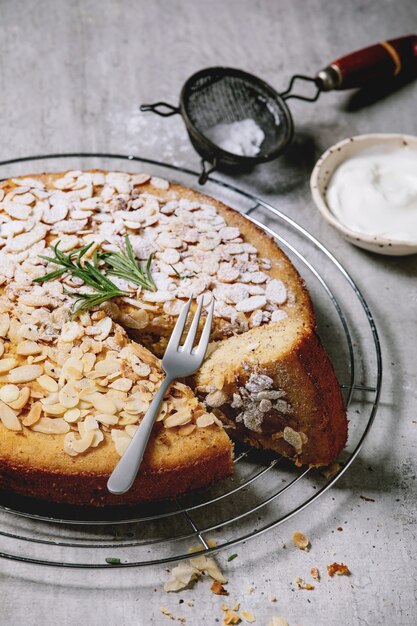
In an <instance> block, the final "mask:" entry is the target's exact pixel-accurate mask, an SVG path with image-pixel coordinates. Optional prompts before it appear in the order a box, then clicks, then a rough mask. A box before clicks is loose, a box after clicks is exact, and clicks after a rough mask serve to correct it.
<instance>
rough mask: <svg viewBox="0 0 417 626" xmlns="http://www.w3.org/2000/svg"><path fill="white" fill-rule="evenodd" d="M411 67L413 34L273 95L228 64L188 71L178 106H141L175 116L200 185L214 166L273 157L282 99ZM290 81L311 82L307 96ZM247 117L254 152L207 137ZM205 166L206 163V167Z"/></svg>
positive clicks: (287, 130) (281, 131) (416, 64)
mask: <svg viewBox="0 0 417 626" xmlns="http://www.w3.org/2000/svg"><path fill="white" fill-rule="evenodd" d="M416 71H417V36H416V35H409V36H406V37H401V38H399V39H394V40H390V41H386V42H383V43H379V44H376V45H374V46H370V47H369V48H365V49H363V50H359V51H357V52H353V53H351V54H349V55H347V56H345V57H342V58H341V59H338V60H337V61H333V62H332V63H331V64H330V65H328V66H327V67H326V68H324V69H323V70H321V71H320V72H318V74H317V75H316V76H315V77H314V78H312V77H309V76H303V75H301V74H297V75H295V76H293V77H292V79H291V81H290V84H289V87H288V89H287V90H286V91H284V92H282V93H278V92H277V91H275V89H273V88H272V87H271V86H270V85H268V84H267V83H265V82H264V81H263V80H261V79H260V78H258V77H256V76H253V75H252V74H248V73H247V72H244V71H242V70H238V69H234V68H229V67H210V68H207V69H204V70H201V71H199V72H197V73H196V74H193V75H192V76H191V77H190V78H189V79H188V80H187V82H186V83H185V84H184V86H183V88H182V91H181V95H180V104H179V107H175V106H172V105H170V104H167V103H166V102H156V103H154V104H144V105H142V106H141V107H140V108H141V111H152V112H154V113H157V114H158V115H162V116H163V117H168V116H170V115H175V114H177V113H179V114H181V116H182V117H183V119H184V122H185V125H186V128H187V131H188V134H189V137H190V140H191V143H192V144H193V146H194V148H195V149H196V151H197V152H198V153H199V154H200V156H201V157H202V172H201V175H200V179H199V182H200V184H204V183H205V182H206V181H207V178H208V176H209V174H210V173H211V172H213V171H214V170H216V169H222V168H223V169H228V168H231V167H236V166H238V167H242V166H253V165H256V164H258V163H265V162H266V161H271V160H272V159H275V158H276V157H277V156H278V155H279V154H281V153H282V152H283V150H284V149H285V148H286V146H287V145H288V144H289V142H290V141H291V138H292V135H293V130H294V127H293V121H292V117H291V113H290V110H289V108H288V106H287V103H286V101H287V100H289V99H290V98H297V99H299V100H305V101H309V102H314V101H315V100H317V98H318V97H319V95H320V93H321V92H322V91H330V90H332V89H351V88H355V87H364V86H368V85H369V83H371V82H372V81H373V82H375V81H379V82H381V81H384V80H385V81H386V80H389V79H393V78H395V79H397V78H398V77H399V76H400V75H401V77H402V76H404V75H405V74H407V75H408V74H410V73H411V74H413V76H414V74H415V72H416ZM296 81H306V82H308V83H310V84H313V86H314V91H313V93H312V95H310V96H306V95H300V94H296V93H293V87H294V84H295V82H296ZM247 119H250V120H253V121H254V122H255V123H256V125H257V126H258V127H259V128H260V129H261V130H262V131H263V134H264V139H263V141H262V143H261V145H260V147H259V152H258V153H257V154H256V156H243V155H241V154H235V153H233V152H228V151H227V150H224V149H223V148H222V147H221V146H219V145H217V144H216V143H213V141H211V140H210V139H209V137H208V136H207V132H208V130H209V129H211V128H213V127H216V126H217V125H218V124H221V123H223V124H231V123H233V122H239V121H243V120H247ZM207 164H211V165H210V167H209V169H207Z"/></svg>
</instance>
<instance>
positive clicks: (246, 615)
mask: <svg viewBox="0 0 417 626" xmlns="http://www.w3.org/2000/svg"><path fill="white" fill-rule="evenodd" d="M241 616H242V617H243V619H244V620H245V622H248V623H249V624H253V623H254V622H256V617H255V616H254V615H253V613H249V611H241Z"/></svg>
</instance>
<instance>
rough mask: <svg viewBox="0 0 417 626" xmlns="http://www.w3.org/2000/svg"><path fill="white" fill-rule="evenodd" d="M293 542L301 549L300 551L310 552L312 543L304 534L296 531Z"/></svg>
mask: <svg viewBox="0 0 417 626" xmlns="http://www.w3.org/2000/svg"><path fill="white" fill-rule="evenodd" d="M292 542H293V544H294V545H295V546H296V547H297V548H299V549H300V550H306V551H308V550H309V547H310V541H309V540H308V539H307V537H306V536H305V535H304V534H303V533H302V532H300V531H299V530H296V531H295V532H294V533H293V536H292Z"/></svg>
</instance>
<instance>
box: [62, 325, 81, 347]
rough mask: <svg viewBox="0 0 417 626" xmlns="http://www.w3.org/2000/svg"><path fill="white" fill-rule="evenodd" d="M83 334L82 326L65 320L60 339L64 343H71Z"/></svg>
mask: <svg viewBox="0 0 417 626" xmlns="http://www.w3.org/2000/svg"><path fill="white" fill-rule="evenodd" d="M82 334H83V330H82V327H81V326H80V324H78V323H77V322H66V323H65V324H64V325H63V326H62V330H61V340H62V341H65V342H66V343H72V342H74V341H75V340H76V339H78V338H79V337H81V336H82Z"/></svg>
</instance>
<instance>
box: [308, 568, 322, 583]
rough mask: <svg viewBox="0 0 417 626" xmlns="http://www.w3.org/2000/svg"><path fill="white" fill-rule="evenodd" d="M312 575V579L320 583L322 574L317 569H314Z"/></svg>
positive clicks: (311, 571)
mask: <svg viewBox="0 0 417 626" xmlns="http://www.w3.org/2000/svg"><path fill="white" fill-rule="evenodd" d="M310 574H311V577H312V578H314V580H317V582H319V580H320V572H319V570H318V568H317V567H312V568H311V570H310Z"/></svg>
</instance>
